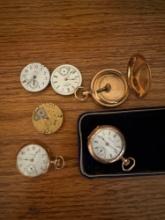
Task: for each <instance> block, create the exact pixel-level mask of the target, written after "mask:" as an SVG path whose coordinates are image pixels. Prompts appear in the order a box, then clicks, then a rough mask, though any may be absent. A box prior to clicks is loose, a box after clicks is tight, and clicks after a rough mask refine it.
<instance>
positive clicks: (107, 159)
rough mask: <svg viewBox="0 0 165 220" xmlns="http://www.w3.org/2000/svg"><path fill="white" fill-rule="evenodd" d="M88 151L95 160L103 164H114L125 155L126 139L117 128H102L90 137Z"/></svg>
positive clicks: (98, 128)
mask: <svg viewBox="0 0 165 220" xmlns="http://www.w3.org/2000/svg"><path fill="white" fill-rule="evenodd" d="M88 149H89V152H90V153H91V155H92V157H94V159H96V160H98V161H100V162H103V163H112V162H115V161H116V160H118V159H120V158H121V156H122V155H123V153H124V150H125V139H124V136H123V135H122V133H121V132H120V131H119V130H118V129H117V128H115V127H113V126H100V127H97V128H96V129H94V131H93V132H92V133H91V135H90V136H89V139H88Z"/></svg>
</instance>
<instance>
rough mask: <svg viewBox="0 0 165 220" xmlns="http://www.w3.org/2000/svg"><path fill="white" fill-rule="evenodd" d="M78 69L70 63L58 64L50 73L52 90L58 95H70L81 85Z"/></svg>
mask: <svg viewBox="0 0 165 220" xmlns="http://www.w3.org/2000/svg"><path fill="white" fill-rule="evenodd" d="M81 83H82V76H81V73H80V71H79V70H78V69H77V68H76V67H75V66H72V65H70V64H64V65H61V66H58V67H57V68H56V69H55V70H54V71H53V73H52V76H51V85H52V88H53V89H54V91H55V92H56V93H58V94H60V95H72V94H74V92H75V90H76V89H77V88H78V87H79V86H80V85H81Z"/></svg>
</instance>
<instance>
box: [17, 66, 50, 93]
mask: <svg viewBox="0 0 165 220" xmlns="http://www.w3.org/2000/svg"><path fill="white" fill-rule="evenodd" d="M20 81H21V85H22V86H23V88H24V89H25V90H27V91H29V92H39V91H42V90H44V89H45V88H46V87H47V86H48V84H49V81H50V73H49V70H48V69H47V68H46V67H45V66H44V65H42V64H40V63H30V64H28V65H27V66H25V67H24V68H23V70H22V71H21V75H20Z"/></svg>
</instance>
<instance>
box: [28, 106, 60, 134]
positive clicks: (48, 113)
mask: <svg viewBox="0 0 165 220" xmlns="http://www.w3.org/2000/svg"><path fill="white" fill-rule="evenodd" d="M32 123H33V125H34V127H35V128H36V129H37V131H39V132H40V133H43V134H52V133H54V132H56V131H57V130H59V129H60V127H61V126H62V123H63V112H62V110H61V109H60V108H59V107H58V106H57V105H55V104H53V103H44V104H41V105H39V106H38V107H37V108H36V109H35V110H34V111H33V115H32Z"/></svg>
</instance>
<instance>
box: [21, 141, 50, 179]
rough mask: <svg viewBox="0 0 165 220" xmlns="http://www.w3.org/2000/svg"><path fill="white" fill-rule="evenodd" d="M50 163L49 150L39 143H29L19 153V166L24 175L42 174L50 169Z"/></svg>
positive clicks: (34, 175)
mask: <svg viewBox="0 0 165 220" xmlns="http://www.w3.org/2000/svg"><path fill="white" fill-rule="evenodd" d="M49 165H50V159H49V156H48V153H47V151H46V150H45V149H44V148H43V147H42V146H40V145H38V144H28V145H26V146H24V147H23V148H21V150H20V151H19V152H18V154H17V168H18V170H19V171H20V173H21V174H22V175H24V176H28V177H36V176H40V175H41V174H44V173H46V172H47V171H48V169H49Z"/></svg>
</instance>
